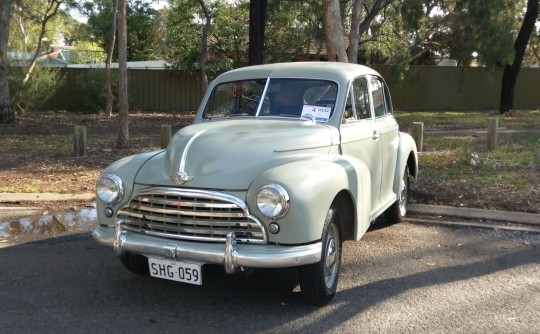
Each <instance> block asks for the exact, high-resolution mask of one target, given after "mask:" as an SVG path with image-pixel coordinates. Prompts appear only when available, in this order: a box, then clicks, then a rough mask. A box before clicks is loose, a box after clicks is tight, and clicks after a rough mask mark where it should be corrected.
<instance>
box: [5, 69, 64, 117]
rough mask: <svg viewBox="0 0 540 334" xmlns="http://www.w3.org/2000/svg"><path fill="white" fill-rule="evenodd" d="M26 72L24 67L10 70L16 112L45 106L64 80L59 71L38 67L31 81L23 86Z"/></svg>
mask: <svg viewBox="0 0 540 334" xmlns="http://www.w3.org/2000/svg"><path fill="white" fill-rule="evenodd" d="M25 70H26V68H22V67H10V69H9V78H8V80H9V89H10V93H11V101H12V104H13V106H14V108H16V109H15V110H18V111H20V112H25V111H33V110H37V109H39V108H40V107H42V106H44V105H45V104H46V103H47V101H48V100H49V99H50V98H51V97H52V96H53V94H54V92H55V91H56V89H57V87H59V86H61V85H62V82H63V80H64V77H63V76H62V75H61V73H60V70H59V69H57V68H51V67H39V66H37V67H36V68H35V69H34V72H33V73H32V77H31V78H30V80H28V82H27V83H26V84H24V85H23V84H22V79H23V77H24V75H25Z"/></svg>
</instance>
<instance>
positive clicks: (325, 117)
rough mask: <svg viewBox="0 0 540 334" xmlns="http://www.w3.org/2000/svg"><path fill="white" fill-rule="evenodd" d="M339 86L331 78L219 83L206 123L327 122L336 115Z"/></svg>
mask: <svg viewBox="0 0 540 334" xmlns="http://www.w3.org/2000/svg"><path fill="white" fill-rule="evenodd" d="M338 88H339V85H338V83H337V82H335V81H333V80H328V79H311V78H270V77H268V78H261V79H244V80H236V81H228V82H221V83H218V84H216V85H215V86H214V87H213V89H212V92H211V93H210V94H209V97H208V99H207V100H206V103H205V106H204V108H203V112H202V118H203V119H204V120H214V119H228V118H236V117H248V118H288V119H300V120H313V121H315V122H321V123H326V122H328V121H329V120H330V119H331V118H332V117H333V116H334V114H336V113H335V106H336V102H337V97H338Z"/></svg>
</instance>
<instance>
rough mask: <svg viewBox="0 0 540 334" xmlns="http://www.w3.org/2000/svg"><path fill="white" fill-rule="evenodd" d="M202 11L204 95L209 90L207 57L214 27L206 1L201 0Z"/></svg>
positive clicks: (200, 60)
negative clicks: (209, 36)
mask: <svg viewBox="0 0 540 334" xmlns="http://www.w3.org/2000/svg"><path fill="white" fill-rule="evenodd" d="M199 4H200V5H201V9H202V11H203V13H204V19H205V22H204V27H203V31H202V40H201V42H202V43H201V55H200V56H199V70H200V76H201V92H202V94H203V95H204V93H205V92H206V88H208V75H207V74H206V56H207V54H208V32H209V31H210V26H211V25H212V16H211V15H210V12H209V11H208V8H206V5H205V4H204V0H199Z"/></svg>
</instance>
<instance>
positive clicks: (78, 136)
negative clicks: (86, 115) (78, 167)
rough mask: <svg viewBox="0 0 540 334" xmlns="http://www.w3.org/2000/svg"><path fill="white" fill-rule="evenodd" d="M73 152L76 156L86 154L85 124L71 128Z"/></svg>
mask: <svg viewBox="0 0 540 334" xmlns="http://www.w3.org/2000/svg"><path fill="white" fill-rule="evenodd" d="M73 154H74V155H75V156H76V157H85V156H86V126H75V127H74V128H73Z"/></svg>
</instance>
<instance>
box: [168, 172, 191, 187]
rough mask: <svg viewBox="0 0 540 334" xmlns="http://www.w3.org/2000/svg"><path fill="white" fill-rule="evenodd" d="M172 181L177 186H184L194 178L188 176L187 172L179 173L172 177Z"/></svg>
mask: <svg viewBox="0 0 540 334" xmlns="http://www.w3.org/2000/svg"><path fill="white" fill-rule="evenodd" d="M172 180H173V181H174V183H176V184H184V183H186V182H188V181H191V180H193V176H190V175H187V174H186V172H180V171H179V172H178V173H176V174H175V175H173V176H172Z"/></svg>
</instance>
